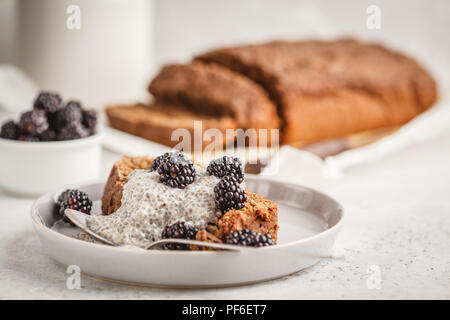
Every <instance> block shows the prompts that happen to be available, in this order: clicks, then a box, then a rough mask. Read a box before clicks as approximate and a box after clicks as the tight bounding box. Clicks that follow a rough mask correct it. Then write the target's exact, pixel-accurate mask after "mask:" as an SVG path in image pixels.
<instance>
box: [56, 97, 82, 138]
mask: <svg viewBox="0 0 450 320" xmlns="http://www.w3.org/2000/svg"><path fill="white" fill-rule="evenodd" d="M82 119H83V114H82V109H81V104H80V103H79V102H77V101H69V102H68V103H67V104H66V105H65V106H64V107H63V108H61V109H60V110H59V111H58V112H56V114H55V118H54V124H53V126H54V128H55V129H56V130H57V131H60V130H62V129H63V128H64V127H65V126H67V125H69V124H72V123H81V121H82Z"/></svg>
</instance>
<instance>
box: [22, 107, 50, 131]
mask: <svg viewBox="0 0 450 320" xmlns="http://www.w3.org/2000/svg"><path fill="white" fill-rule="evenodd" d="M19 126H20V129H21V130H22V132H23V133H24V134H28V135H33V136H37V135H39V134H41V133H42V132H44V131H45V130H47V129H48V121H47V117H46V115H45V111H44V110H40V109H34V110H32V111H28V112H25V113H22V116H21V117H20V122H19Z"/></svg>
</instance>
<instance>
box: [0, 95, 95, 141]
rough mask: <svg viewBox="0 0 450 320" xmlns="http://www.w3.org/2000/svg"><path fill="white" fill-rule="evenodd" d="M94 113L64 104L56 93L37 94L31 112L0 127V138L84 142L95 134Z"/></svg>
mask: <svg viewBox="0 0 450 320" xmlns="http://www.w3.org/2000/svg"><path fill="white" fill-rule="evenodd" d="M96 127H97V112H96V111H95V110H86V109H84V108H83V106H82V105H81V103H80V102H78V101H75V100H71V101H69V102H67V103H66V104H64V102H63V100H62V98H61V96H60V95H58V94H57V93H52V92H47V91H43V92H40V93H39V95H38V96H37V98H36V100H35V101H34V103H33V109H32V110H31V111H27V112H24V113H22V114H21V116H20V120H19V122H18V123H16V122H14V121H13V120H11V121H8V122H6V123H4V124H3V125H2V128H1V132H0V138H4V139H10V140H19V141H29V142H38V141H45V142H47V141H63V140H73V139H81V138H86V137H88V136H90V135H93V134H95V133H96Z"/></svg>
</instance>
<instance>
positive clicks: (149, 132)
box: [106, 102, 237, 150]
mask: <svg viewBox="0 0 450 320" xmlns="http://www.w3.org/2000/svg"><path fill="white" fill-rule="evenodd" d="M106 115H107V117H108V119H109V122H110V125H111V126H112V127H113V128H116V129H119V130H121V131H124V132H127V133H130V134H133V135H136V136H139V137H142V138H145V139H148V140H152V141H156V142H158V143H161V144H164V145H167V146H170V147H175V146H176V145H177V144H178V143H179V142H181V141H180V140H179V139H180V138H179V137H174V139H173V140H172V133H173V132H174V130H176V129H184V130H187V131H188V132H189V134H190V137H191V139H190V140H189V141H188V142H189V143H190V146H191V150H194V143H195V141H197V140H198V139H200V140H199V141H201V142H202V149H204V148H205V147H206V146H208V145H209V144H210V143H212V142H213V141H214V140H213V141H210V140H209V138H208V137H206V136H205V135H204V132H205V131H206V130H208V129H214V130H219V131H220V132H221V133H222V137H223V140H222V141H218V142H217V143H218V144H219V145H221V146H224V145H228V144H230V143H232V142H233V141H234V137H230V136H227V135H226V129H236V128H237V124H236V121H235V120H234V119H233V118H231V117H230V116H220V117H214V116H211V115H207V114H198V113H194V112H191V111H189V110H187V109H185V108H182V107H177V106H174V105H171V104H164V103H160V102H158V103H155V104H153V105H151V106H146V105H143V104H137V105H133V106H111V107H108V108H106ZM194 121H201V130H196V131H194V124H195V123H194ZM195 135H198V137H196V136H195ZM196 139H197V140H196Z"/></svg>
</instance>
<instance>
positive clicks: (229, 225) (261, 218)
mask: <svg viewBox="0 0 450 320" xmlns="http://www.w3.org/2000/svg"><path fill="white" fill-rule="evenodd" d="M152 162H153V159H152V158H150V157H123V158H122V159H120V160H119V161H117V162H116V163H115V164H114V166H113V168H112V169H111V173H110V175H109V178H108V181H107V182H106V185H105V189H104V193H103V197H102V212H103V214H104V215H109V214H112V213H114V212H115V211H116V210H117V209H119V208H120V206H121V199H122V191H123V188H124V185H125V183H126V182H127V176H128V175H129V174H130V173H131V172H132V171H133V170H135V169H150V167H151V164H152ZM278 228H279V226H278V206H277V205H276V204H275V203H274V202H272V201H270V200H267V199H264V198H263V197H262V196H260V195H258V194H256V193H252V192H249V191H247V201H246V202H245V205H244V207H243V208H242V209H239V210H229V211H228V212H226V213H225V214H224V215H223V216H222V217H221V219H219V221H218V223H217V224H216V225H209V226H208V227H207V228H206V230H200V231H199V232H198V233H197V236H196V238H197V240H202V241H211V242H218V243H220V242H222V240H223V238H224V236H225V235H227V234H230V233H233V232H234V231H237V230H242V229H249V230H253V231H255V232H259V233H262V234H266V233H270V235H271V236H272V238H273V239H274V241H275V243H276V241H277V239H278V236H277V234H278ZM192 249H193V250H200V249H202V248H199V247H195V246H193V247H192Z"/></svg>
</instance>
